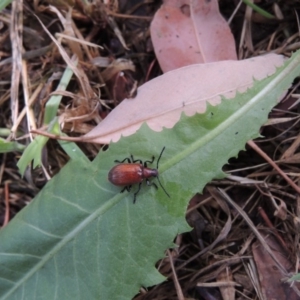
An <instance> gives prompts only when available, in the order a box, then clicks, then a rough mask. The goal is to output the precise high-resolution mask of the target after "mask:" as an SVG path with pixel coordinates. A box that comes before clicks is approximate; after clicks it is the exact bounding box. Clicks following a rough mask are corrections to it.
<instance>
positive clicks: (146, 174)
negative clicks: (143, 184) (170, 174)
mask: <svg viewBox="0 0 300 300" xmlns="http://www.w3.org/2000/svg"><path fill="white" fill-rule="evenodd" d="M157 175H158V171H157V169H150V168H143V178H150V177H157Z"/></svg>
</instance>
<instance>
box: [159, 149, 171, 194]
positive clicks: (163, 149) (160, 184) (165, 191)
mask: <svg viewBox="0 0 300 300" xmlns="http://www.w3.org/2000/svg"><path fill="white" fill-rule="evenodd" d="M165 149H166V147H163V148H162V150H161V152H160V154H159V157H158V159H157V164H156V169H158V163H159V160H160V158H161V156H162V154H163V152H164V151H165ZM156 178H157V180H158V182H159V185H160V186H161V188H162V189H163V191H164V192H165V194H166V195H167V196H168V197H169V198H170V195H169V194H168V192H167V191H166V190H165V188H164V187H163V185H162V184H161V182H160V180H159V177H158V176H157V177H156Z"/></svg>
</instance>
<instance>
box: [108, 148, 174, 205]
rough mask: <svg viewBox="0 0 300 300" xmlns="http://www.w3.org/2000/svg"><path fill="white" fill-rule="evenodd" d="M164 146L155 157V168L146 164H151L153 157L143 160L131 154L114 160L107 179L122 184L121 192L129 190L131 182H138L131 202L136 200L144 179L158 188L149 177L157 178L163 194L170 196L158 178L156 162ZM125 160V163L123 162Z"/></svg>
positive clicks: (115, 183) (118, 184)
mask: <svg viewBox="0 0 300 300" xmlns="http://www.w3.org/2000/svg"><path fill="white" fill-rule="evenodd" d="M165 148H166V147H163V149H162V150H161V152H160V155H159V157H158V159H157V164H156V169H151V168H148V164H153V162H154V160H155V157H154V156H152V159H151V160H146V161H145V162H143V161H142V160H141V159H134V158H133V155H130V157H126V158H125V159H123V160H122V161H118V160H115V162H116V163H118V165H116V166H114V167H113V168H112V169H111V170H110V171H109V173H108V180H109V181H110V182H111V183H112V184H114V185H117V186H124V189H123V190H121V193H123V192H124V191H128V192H130V190H131V187H132V185H133V184H139V187H138V190H137V191H136V192H135V193H134V196H133V203H135V201H136V196H137V194H138V193H139V191H140V190H141V186H142V183H143V181H146V183H147V185H148V186H151V185H153V186H154V187H155V188H156V189H157V188H158V187H157V185H156V184H155V183H154V182H150V180H149V178H151V177H155V178H157V180H158V182H159V185H160V186H161V188H162V189H163V191H164V192H165V194H166V195H167V196H168V197H169V198H170V195H169V194H168V192H167V191H166V190H165V188H164V187H163V186H162V184H161V182H160V180H159V177H158V175H159V173H158V163H159V160H160V158H161V156H162V154H163V152H164V150H165ZM126 161H127V163H125V162H126Z"/></svg>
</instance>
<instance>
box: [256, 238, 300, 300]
mask: <svg viewBox="0 0 300 300" xmlns="http://www.w3.org/2000/svg"><path fill="white" fill-rule="evenodd" d="M263 235H264V239H265V241H266V243H267V244H268V245H269V247H270V248H271V249H272V250H273V254H274V257H276V259H277V260H278V261H279V262H280V264H281V265H282V266H284V268H285V269H286V270H287V273H288V272H293V271H294V266H293V264H292V263H291V262H290V261H289V260H288V254H287V253H285V252H284V250H283V249H281V247H280V245H279V244H278V243H277V241H276V239H275V238H273V237H272V236H267V235H266V234H263ZM252 252H253V258H254V260H255V264H256V267H257V271H258V274H259V281H260V285H261V290H262V292H263V294H264V297H265V299H289V300H294V299H295V300H296V299H299V295H297V294H296V293H295V290H293V288H292V287H291V286H290V284H288V283H285V282H283V280H282V279H283V276H282V272H281V271H280V270H279V269H278V265H277V264H276V263H275V262H274V260H273V258H272V257H271V256H270V255H269V253H267V251H266V250H265V248H264V247H263V245H262V244H261V243H259V242H256V243H254V244H253V246H252ZM295 285H296V286H294V287H295V288H296V287H297V288H298V289H299V288H300V285H299V284H295Z"/></svg>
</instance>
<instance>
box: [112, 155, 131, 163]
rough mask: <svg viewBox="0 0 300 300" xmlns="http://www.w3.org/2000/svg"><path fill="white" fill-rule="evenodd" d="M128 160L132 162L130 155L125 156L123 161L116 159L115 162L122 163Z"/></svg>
mask: <svg viewBox="0 0 300 300" xmlns="http://www.w3.org/2000/svg"><path fill="white" fill-rule="evenodd" d="M126 160H127V162H128V163H131V162H132V161H131V159H130V158H129V157H126V158H124V159H123V160H122V161H120V160H115V163H119V164H122V163H123V162H125V161H126Z"/></svg>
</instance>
